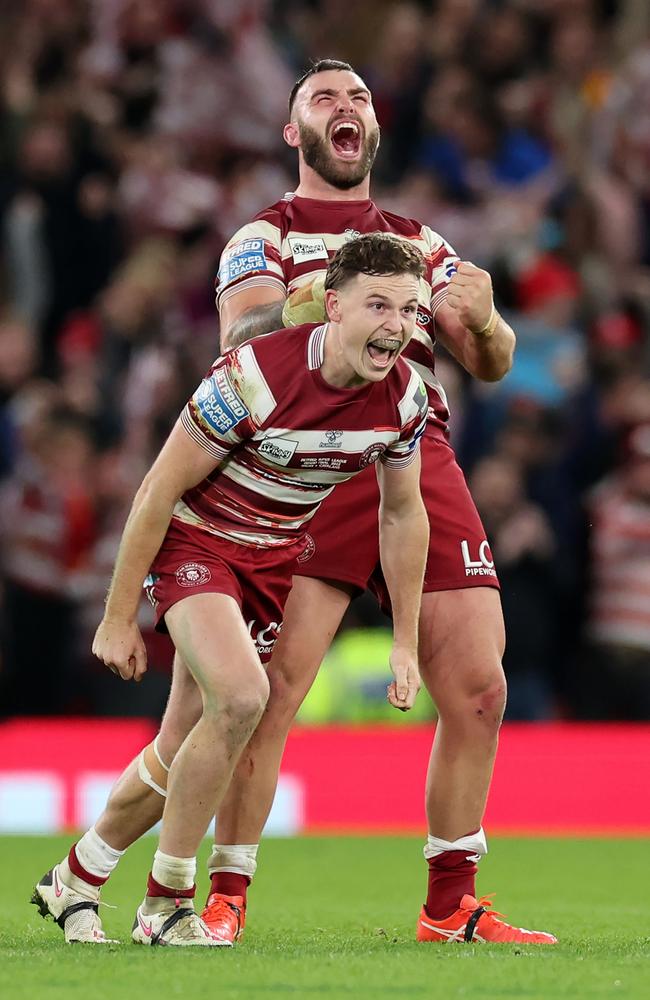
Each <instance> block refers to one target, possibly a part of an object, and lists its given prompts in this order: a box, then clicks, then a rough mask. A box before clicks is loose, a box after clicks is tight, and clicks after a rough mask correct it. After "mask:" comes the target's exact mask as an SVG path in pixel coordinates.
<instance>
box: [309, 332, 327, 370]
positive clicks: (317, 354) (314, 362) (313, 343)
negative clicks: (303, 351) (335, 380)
mask: <svg viewBox="0 0 650 1000" xmlns="http://www.w3.org/2000/svg"><path fill="white" fill-rule="evenodd" d="M326 333H327V323H323V325H322V326H317V327H315V328H314V329H313V330H312V331H311V333H310V334H309V340H308V342H307V367H308V369H309V371H310V372H313V371H316V370H317V369H318V368H321V367H322V364H323V361H324V360H325V334H326Z"/></svg>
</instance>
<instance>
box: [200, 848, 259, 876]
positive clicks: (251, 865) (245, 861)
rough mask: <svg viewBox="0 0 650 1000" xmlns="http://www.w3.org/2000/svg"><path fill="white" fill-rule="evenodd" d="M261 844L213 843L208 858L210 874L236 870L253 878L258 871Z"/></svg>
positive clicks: (239, 873)
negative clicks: (258, 855)
mask: <svg viewBox="0 0 650 1000" xmlns="http://www.w3.org/2000/svg"><path fill="white" fill-rule="evenodd" d="M259 846H260V845H259V844H213V845H212V854H211V855H210V857H209V858H208V874H209V875H214V874H215V872H236V873H237V874H238V875H248V877H249V878H252V877H253V875H254V874H255V872H256V871H257V851H258V848H259Z"/></svg>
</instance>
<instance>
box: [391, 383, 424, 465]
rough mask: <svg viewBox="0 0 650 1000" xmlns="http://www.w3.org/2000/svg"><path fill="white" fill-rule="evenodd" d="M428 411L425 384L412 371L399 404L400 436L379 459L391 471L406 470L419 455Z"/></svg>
mask: <svg viewBox="0 0 650 1000" xmlns="http://www.w3.org/2000/svg"><path fill="white" fill-rule="evenodd" d="M428 409H429V403H428V398H427V392H426V389H425V387H424V382H423V381H422V379H421V378H420V376H419V375H418V373H417V372H416V371H412V374H411V377H410V379H409V382H408V385H407V388H406V392H405V393H404V396H403V397H402V399H401V400H400V403H399V415H400V420H401V431H400V436H399V438H398V439H397V441H395V443H394V444H392V445H391V446H390V447H389V448H387V449H386V451H385V452H384V453H383V455H381V457H380V459H379V461H380V462H383V464H384V465H386V466H388V468H389V469H404V468H406V466H407V465H410V464H411V462H412V461H413V459H414V458H415V456H416V455H417V453H418V449H419V447H420V438H421V437H422V435H423V433H424V428H425V427H426V423H427V413H428Z"/></svg>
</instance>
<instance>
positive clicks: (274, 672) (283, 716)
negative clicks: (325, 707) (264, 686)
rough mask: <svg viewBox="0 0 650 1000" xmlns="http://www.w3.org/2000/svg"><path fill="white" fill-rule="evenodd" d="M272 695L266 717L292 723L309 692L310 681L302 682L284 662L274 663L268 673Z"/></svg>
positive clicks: (270, 695)
mask: <svg viewBox="0 0 650 1000" xmlns="http://www.w3.org/2000/svg"><path fill="white" fill-rule="evenodd" d="M268 678H269V684H270V694H269V700H268V704H267V706H266V715H267V716H268V717H271V718H273V719H275V720H277V721H278V722H281V721H287V722H291V721H292V720H293V719H294V718H295V716H296V714H297V713H298V709H299V708H300V706H301V705H302V703H303V701H304V699H305V696H306V694H307V692H308V691H309V687H310V683H309V681H310V680H311V678H310V679H309V680H306V681H304V682H301V679H300V678H298V677H296V676H295V675H294V673H293V672H292V671H291V670H290V669H286V668H285V665H284V663H283V662H280V663H277V664H276V663H273V662H271V666H270V667H269V671H268Z"/></svg>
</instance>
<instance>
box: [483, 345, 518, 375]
mask: <svg viewBox="0 0 650 1000" xmlns="http://www.w3.org/2000/svg"><path fill="white" fill-rule="evenodd" d="M513 361H514V350H513V351H510V353H509V354H508V355H506V356H505V357H503V358H498V359H495V360H494V361H493V362H492V363H491V364H489V365H486V366H485V367H484V369H483V371H481V372H479V375H478V377H479V378H480V380H481V382H500V381H501V379H502V378H505V376H506V375H507V374H508V372H509V371H510V369H511V368H512V364H513Z"/></svg>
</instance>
